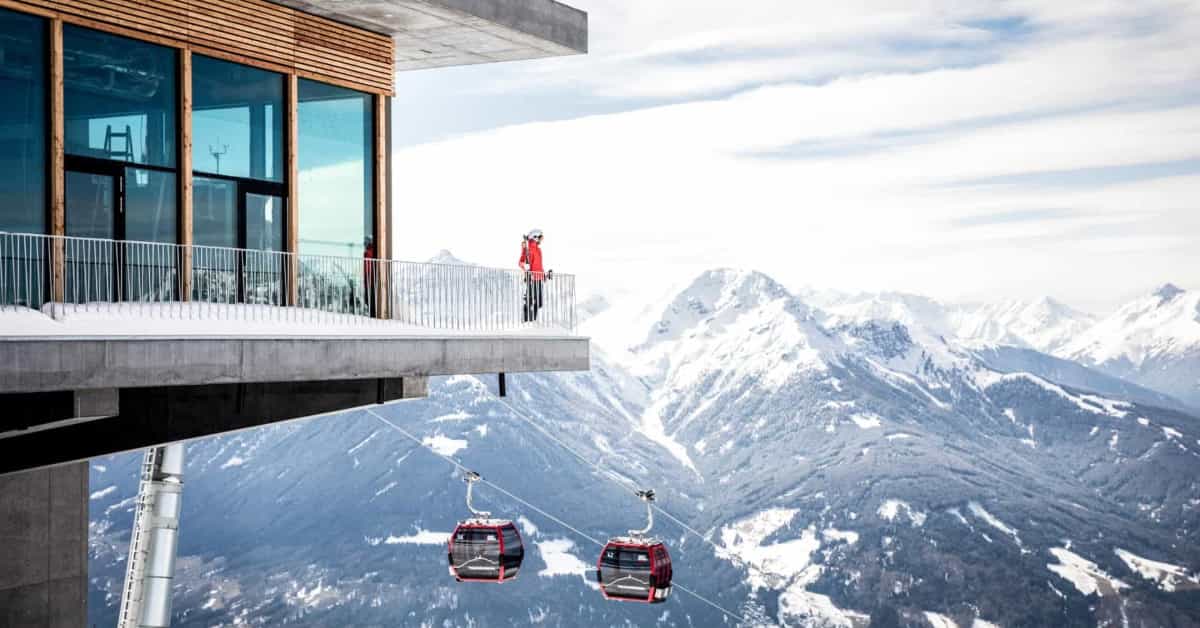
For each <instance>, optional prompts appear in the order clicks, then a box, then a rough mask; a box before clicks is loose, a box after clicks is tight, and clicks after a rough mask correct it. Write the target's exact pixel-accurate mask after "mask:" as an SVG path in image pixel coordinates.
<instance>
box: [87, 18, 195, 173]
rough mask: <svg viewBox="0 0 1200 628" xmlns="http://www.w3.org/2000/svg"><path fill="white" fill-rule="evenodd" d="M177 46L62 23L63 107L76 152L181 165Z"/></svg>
mask: <svg viewBox="0 0 1200 628" xmlns="http://www.w3.org/2000/svg"><path fill="white" fill-rule="evenodd" d="M175 66H176V53H175V50H174V49H171V48H167V47H164V46H156V45H154V44H148V43H145V42H140V41H137V40H133V39H127V38H125V37H118V36H116V35H109V34H107V33H100V32H97V31H93V30H89V29H86V28H80V27H77V26H71V25H69V24H68V25H66V26H64V27H63V90H64V95H63V98H64V100H63V111H64V115H65V117H66V128H65V132H66V151H67V152H68V153H70V154H72V155H82V156H86V157H98V158H101V159H113V160H117V161H127V162H130V163H136V164H145V165H151V166H162V167H166V168H173V167H174V166H175V126H176V124H175V117H176V116H175V110H176V79H175V76H176V74H175Z"/></svg>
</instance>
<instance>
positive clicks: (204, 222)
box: [192, 177, 238, 248]
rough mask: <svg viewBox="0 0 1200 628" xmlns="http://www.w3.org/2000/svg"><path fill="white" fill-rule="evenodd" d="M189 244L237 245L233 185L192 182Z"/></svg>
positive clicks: (203, 179)
mask: <svg viewBox="0 0 1200 628" xmlns="http://www.w3.org/2000/svg"><path fill="white" fill-rule="evenodd" d="M192 241H193V242H195V243H196V244H197V245H200V246H223V247H230V248H232V247H236V246H237V245H238V225H237V183H235V182H233V181H227V180H224V179H210V178H207V177H196V178H195V179H193V181H192Z"/></svg>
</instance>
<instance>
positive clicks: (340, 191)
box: [297, 79, 376, 258]
mask: <svg viewBox="0 0 1200 628" xmlns="http://www.w3.org/2000/svg"><path fill="white" fill-rule="evenodd" d="M299 100H300V102H299V112H298V117H297V125H298V131H299V146H298V147H297V152H298V159H299V170H300V181H299V186H300V199H301V204H300V224H299V231H300V253H304V254H316V255H336V256H344V257H355V258H359V257H363V256H364V255H365V256H368V257H374V256H375V250H376V248H375V246H374V242H373V239H374V232H375V221H374V209H373V206H374V198H375V196H374V171H373V168H372V165H373V160H372V154H373V152H374V149H373V146H374V143H373V139H374V135H375V129H374V117H373V116H372V104H373V100H372V96H371V95H370V94H364V93H361V92H356V91H353V90H349V89H344V88H341V87H334V86H332V85H326V84H324V83H318V82H316V81H309V80H305V79H301V80H300V82H299Z"/></svg>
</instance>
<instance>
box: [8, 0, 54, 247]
mask: <svg viewBox="0 0 1200 628" xmlns="http://www.w3.org/2000/svg"><path fill="white" fill-rule="evenodd" d="M45 51H46V25H45V23H44V22H43V21H42V20H41V19H39V18H35V17H31V16H28V15H22V14H20V13H13V12H12V11H5V10H3V9H0V231H11V232H25V233H45V232H46V196H45V195H46V178H45V172H46V137H47V135H48V134H49V131H48V129H47V127H46V52H45Z"/></svg>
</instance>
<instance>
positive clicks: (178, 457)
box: [117, 443, 183, 628]
mask: <svg viewBox="0 0 1200 628" xmlns="http://www.w3.org/2000/svg"><path fill="white" fill-rule="evenodd" d="M182 496H183V443H174V444H171V445H166V446H163V447H152V448H150V449H147V450H146V456H145V458H143V459H142V476H141V482H139V483H138V496H137V507H136V508H135V509H134V515H133V529H132V531H131V532H130V535H129V560H128V561H126V563H125V586H124V587H123V588H122V592H121V611H120V614H119V615H117V628H165V627H166V626H170V625H171V584H172V582H173V581H174V579H175V550H176V548H177V547H178V545H179V512H180V505H181V502H180V499H181V497H182Z"/></svg>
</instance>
